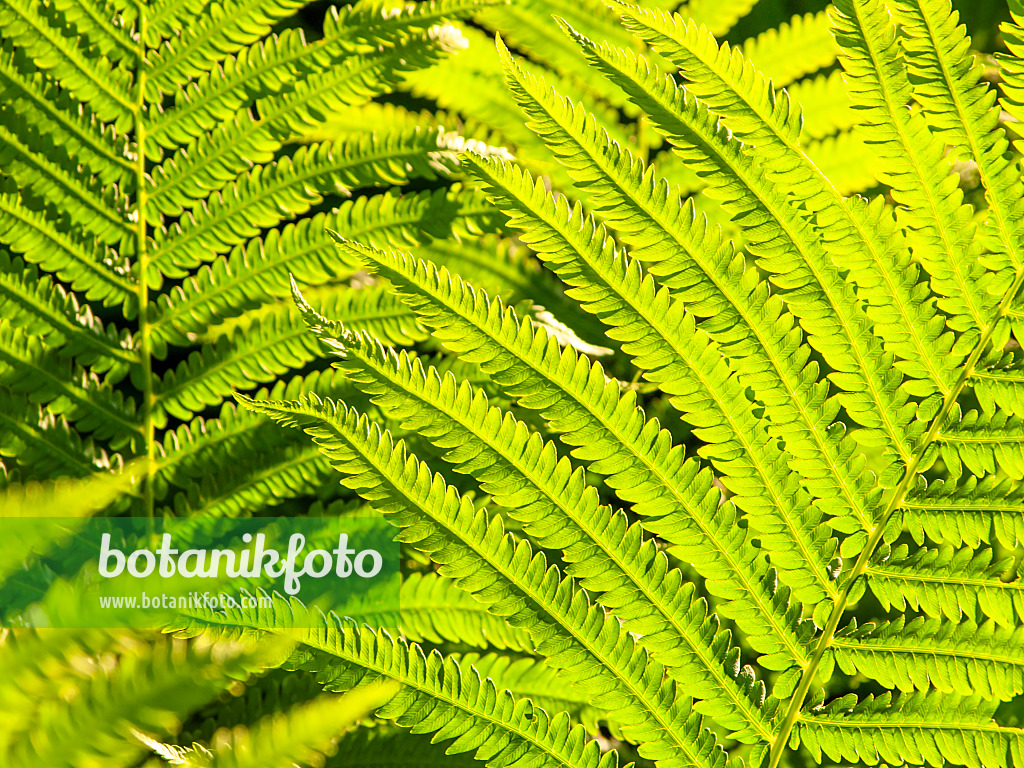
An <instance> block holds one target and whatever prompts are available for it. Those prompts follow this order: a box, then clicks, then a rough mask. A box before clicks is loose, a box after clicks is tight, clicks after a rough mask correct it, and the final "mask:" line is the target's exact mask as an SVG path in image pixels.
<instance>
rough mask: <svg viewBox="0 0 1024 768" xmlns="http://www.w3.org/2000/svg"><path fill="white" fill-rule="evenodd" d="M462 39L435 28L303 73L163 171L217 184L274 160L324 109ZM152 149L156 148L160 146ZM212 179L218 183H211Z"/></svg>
mask: <svg viewBox="0 0 1024 768" xmlns="http://www.w3.org/2000/svg"><path fill="white" fill-rule="evenodd" d="M463 42H464V41H463V40H462V38H461V37H459V35H458V34H457V31H456V30H454V29H453V28H451V27H442V28H438V29H432V30H431V31H430V33H429V34H426V35H423V36H421V37H416V38H411V39H410V40H409V41H408V42H406V43H403V44H402V45H400V46H397V47H395V48H386V49H384V50H382V51H379V52H376V53H374V54H367V55H365V56H358V57H350V58H349V59H347V60H346V61H345V63H343V64H342V65H341V66H339V67H335V68H333V69H329V70H327V71H325V72H322V73H314V74H312V75H310V76H308V77H306V78H303V79H300V80H298V81H296V82H295V83H294V84H293V86H292V87H291V88H289V89H288V90H287V91H285V92H282V93H279V94H276V95H270V96H267V97H265V98H262V99H258V100H257V102H256V109H257V111H258V113H259V119H256V118H254V116H253V115H252V114H251V112H250V110H249V109H248V108H243V109H240V110H238V111H237V112H236V113H235V114H234V115H233V116H232V117H231V118H230V119H226V120H220V121H218V124H217V126H216V127H215V128H214V129H213V130H211V131H209V132H206V133H203V134H202V135H201V136H200V138H199V139H195V140H193V141H192V142H190V144H189V146H187V147H186V148H184V149H183V150H181V151H180V152H179V153H178V155H177V156H176V157H175V159H174V160H173V161H170V160H169V161H165V162H166V163H171V162H173V169H172V170H169V171H168V172H167V173H166V174H165V175H166V176H169V177H170V178H172V179H177V180H187V179H190V178H191V177H192V176H193V175H195V174H196V173H197V172H198V173H200V174H203V173H205V174H206V175H205V177H204V176H202V175H200V178H201V179H205V181H206V186H207V187H208V188H210V189H218V188H219V187H220V186H223V185H224V184H225V183H226V182H228V181H230V180H231V179H234V178H235V177H236V176H237V175H239V174H241V173H243V172H244V171H246V170H247V169H249V168H250V167H251V166H252V164H253V163H270V162H271V161H272V160H273V159H274V153H275V152H276V151H277V150H278V149H280V147H281V146H282V145H283V143H284V141H285V140H287V139H288V138H290V137H291V136H293V135H301V134H302V132H303V129H304V128H306V127H308V126H309V125H316V124H317V123H318V122H319V120H320V116H321V115H323V114H325V113H329V112H331V111H333V110H336V109H339V108H341V107H343V106H346V105H350V104H357V103H361V102H364V101H366V100H368V99H369V98H370V97H372V96H375V95H377V94H378V93H380V92H381V91H382V90H384V88H385V87H386V86H387V85H388V83H389V81H391V80H394V79H397V78H398V77H400V74H401V73H403V72H405V71H408V70H410V69H414V68H417V67H422V66H426V65H427V64H429V63H430V62H431V61H434V60H436V59H437V58H438V57H441V56H444V55H447V54H448V53H452V52H455V51H458V50H459V49H460V46H461V45H462V43H463ZM153 152H154V154H157V150H156V148H154V149H153ZM168 167H170V166H168ZM207 169H209V170H207ZM214 181H216V182H217V186H212V187H211V186H210V184H211V183H213V182H214ZM147 216H148V217H149V218H151V219H153V220H154V221H156V220H157V210H156V209H154V210H152V211H147Z"/></svg>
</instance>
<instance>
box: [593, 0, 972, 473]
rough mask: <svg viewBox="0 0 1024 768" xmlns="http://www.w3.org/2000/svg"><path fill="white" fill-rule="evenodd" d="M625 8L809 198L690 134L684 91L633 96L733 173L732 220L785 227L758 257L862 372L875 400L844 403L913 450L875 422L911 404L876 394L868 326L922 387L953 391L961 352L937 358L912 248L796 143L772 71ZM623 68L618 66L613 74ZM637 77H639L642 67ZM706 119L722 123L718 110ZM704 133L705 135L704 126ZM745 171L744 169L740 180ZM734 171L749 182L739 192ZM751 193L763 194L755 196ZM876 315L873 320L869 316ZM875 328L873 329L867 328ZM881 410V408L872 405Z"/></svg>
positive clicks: (772, 172)
mask: <svg viewBox="0 0 1024 768" xmlns="http://www.w3.org/2000/svg"><path fill="white" fill-rule="evenodd" d="M617 7H618V8H619V9H620V13H622V15H623V21H624V22H625V23H626V25H627V26H629V27H630V28H631V29H634V30H635V31H636V32H637V33H638V34H641V35H643V36H644V37H645V38H646V39H648V40H649V42H650V43H651V44H652V46H653V47H654V48H655V50H657V51H659V52H661V53H662V54H663V55H665V56H666V57H667V58H669V59H670V60H671V61H673V62H674V63H676V64H677V65H679V66H680V67H682V68H683V70H684V72H685V73H686V76H687V77H688V78H690V79H692V80H693V82H689V83H687V85H686V88H685V89H684V91H683V92H684V93H686V92H690V93H692V94H693V95H695V96H696V97H697V98H699V99H701V100H703V101H706V102H707V104H708V105H709V106H710V107H711V109H712V110H715V111H716V112H717V113H720V114H722V115H723V116H724V117H725V123H726V126H727V128H728V129H729V130H730V131H731V132H732V133H735V134H736V135H737V136H739V137H740V138H741V139H742V140H743V141H744V142H747V143H749V144H751V145H753V146H754V147H756V148H757V150H758V159H759V162H760V164H761V165H762V166H763V168H764V170H765V172H766V174H767V177H766V180H771V181H774V182H775V183H776V184H777V185H779V186H781V187H782V188H785V189H796V188H798V187H799V188H800V189H801V190H802V193H801V196H800V201H799V202H800V205H806V206H807V207H808V208H809V209H810V210H811V211H812V212H813V213H814V214H815V217H814V220H813V221H807V220H806V219H805V218H804V217H803V216H801V215H800V214H799V213H798V212H797V211H795V210H794V209H793V208H792V207H791V206H786V205H785V201H784V200H783V199H782V198H783V197H784V196H779V195H777V194H767V195H766V194H765V191H764V190H763V189H762V188H761V187H760V185H761V184H762V183H763V182H759V181H758V179H757V177H758V176H759V175H760V174H759V173H758V172H757V171H756V170H755V169H753V168H752V166H751V163H750V161H749V160H747V161H744V159H742V158H736V159H732V158H728V157H726V158H725V159H723V160H717V156H718V155H719V154H720V150H719V149H718V147H716V146H715V145H716V143H719V142H716V141H715V140H714V139H713V138H710V137H707V136H705V135H699V137H698V138H696V139H695V138H694V137H692V136H690V135H688V134H689V133H692V131H693V130H694V128H693V126H692V125H688V126H687V127H688V128H689V130H688V131H682V130H681V129H682V126H681V125H680V117H682V118H683V122H685V118H686V116H687V113H686V111H685V110H681V109H680V108H679V107H678V106H677V107H676V108H675V109H674V110H673V109H672V107H671V106H670V104H672V102H673V101H681V102H682V103H683V104H686V99H685V98H683V97H678V96H677V97H672V96H670V94H671V93H672V90H675V89H670V88H669V87H668V85H667V84H666V83H658V82H656V81H655V82H653V83H651V85H648V86H647V91H651V87H652V86H653V87H654V88H655V90H654V91H651V92H650V93H646V94H645V93H644V92H642V91H641V92H638V93H636V94H634V98H636V97H639V98H642V99H644V102H645V104H647V105H648V106H649V107H653V108H654V109H655V110H664V109H666V108H668V109H669V111H670V114H671V117H665V118H664V119H665V120H666V121H667V122H666V123H665V124H664V125H662V126H661V130H663V131H666V130H667V131H669V132H670V133H672V132H674V136H668V138H669V140H670V141H673V143H676V144H677V145H678V144H679V143H680V142H681V143H682V146H683V147H691V146H692V147H695V148H696V150H697V154H698V156H699V158H700V160H697V158H694V159H695V161H697V162H699V163H701V164H703V165H704V166H705V167H707V165H708V163H709V161H710V164H711V166H712V168H713V169H714V171H717V172H719V173H724V174H725V179H723V181H722V182H720V185H722V186H724V189H728V190H729V191H728V192H724V190H723V193H724V195H725V201H724V204H725V206H726V208H727V209H730V211H731V212H732V213H733V215H734V217H735V216H737V215H744V214H746V215H752V213H753V211H757V214H754V215H757V216H758V220H759V222H760V218H761V217H768V222H769V225H770V223H771V221H773V220H774V221H777V222H778V224H779V229H776V228H775V227H772V226H769V228H768V231H767V232H765V233H764V234H763V235H762V237H764V239H765V240H767V241H768V242H758V243H757V245H759V246H760V248H761V249H764V250H763V255H762V252H758V254H757V255H759V256H761V260H760V264H761V265H762V266H763V267H764V268H765V269H767V270H769V271H770V272H773V273H775V274H776V277H775V282H776V284H777V285H779V286H780V287H782V288H790V289H792V288H796V287H798V286H799V287H802V288H804V290H798V291H792V295H791V297H790V299H789V304H790V307H791V311H793V313H794V314H795V315H796V316H797V317H799V318H801V322H802V324H803V325H804V326H805V329H806V330H808V333H809V334H810V335H811V337H812V338H813V337H814V336H815V334H816V333H818V334H821V338H824V337H825V336H829V337H831V338H832V339H833V341H832V343H824V342H819V343H818V344H817V347H818V348H819V349H820V351H822V352H823V354H825V356H826V360H827V361H828V362H829V364H830V365H831V366H832V367H833V368H835V369H837V370H842V371H846V372H851V373H852V372H856V371H860V374H859V376H860V378H861V379H862V381H861V382H860V384H859V385H855V387H856V390H859V391H862V392H864V391H866V393H867V399H868V400H869V401H872V400H873V401H874V405H873V406H869V405H867V403H865V404H858V405H857V406H852V404H851V403H850V399H849V398H848V397H847V398H846V400H845V402H844V404H845V405H846V407H847V408H852V411H853V412H854V413H862V414H863V416H864V417H865V418H868V419H870V420H871V421H872V422H874V423H873V424H872V425H871V426H870V428H873V429H876V428H877V427H878V426H881V427H882V429H881V431H882V432H883V433H885V432H888V433H889V434H888V435H887V437H886V438H885V439H887V440H889V441H890V448H889V450H890V451H892V452H893V453H894V455H896V456H900V457H901V458H902V459H903V461H906V457H907V453H906V447H905V446H903V447H901V444H902V443H904V442H905V438H904V437H903V436H902V435H900V434H899V432H900V430H899V427H898V426H897V425H887V424H882V425H878V424H877V422H878V421H879V416H881V420H882V421H883V422H884V421H886V420H887V416H886V415H885V413H886V411H889V410H895V409H897V408H899V407H900V405H902V403H900V404H899V405H896V404H893V403H891V402H890V403H887V402H886V401H887V400H890V398H891V395H887V393H886V392H884V391H882V392H871V389H873V387H872V385H871V384H870V381H871V379H872V378H873V377H877V376H878V374H880V373H881V371H883V370H886V369H888V368H889V367H890V366H889V365H888V364H885V365H881V364H880V363H879V361H878V360H877V357H878V354H877V352H875V351H874V350H873V349H872V347H873V346H874V345H873V343H871V342H870V341H868V340H867V339H868V337H869V334H871V333H872V332H874V333H877V334H879V336H880V337H881V338H882V340H883V341H884V342H886V349H887V351H890V352H891V353H893V354H895V355H898V356H899V357H902V358H903V360H905V361H906V362H905V363H901V364H900V365H899V369H900V370H901V371H902V372H903V373H905V374H906V375H909V376H912V377H914V378H915V379H917V380H919V381H920V382H921V383H920V384H917V383H915V384H914V386H915V387H916V388H918V389H923V390H924V391H926V392H934V391H939V392H946V391H948V389H949V387H950V386H951V384H952V379H953V378H954V377H953V376H952V375H951V374H950V373H949V371H950V370H952V368H953V366H954V365H955V360H949V358H948V357H947V358H943V362H942V363H941V364H940V363H938V362H937V361H936V360H935V357H936V356H935V353H934V350H935V346H936V342H938V343H939V344H941V345H942V346H943V347H946V348H948V347H949V346H951V345H952V339H951V338H950V337H946V338H940V331H941V328H937V327H936V326H935V323H934V322H933V320H934V318H935V317H936V313H935V310H934V309H933V308H932V307H931V306H930V305H928V304H927V303H926V302H924V301H922V299H921V298H920V297H918V296H916V295H915V294H914V293H913V291H912V290H909V286H907V284H906V281H905V280H901V279H900V278H901V277H903V275H905V273H906V271H907V270H908V269H910V268H912V267H911V261H910V253H909V251H908V250H907V249H906V248H905V247H903V243H902V238H901V237H900V236H899V235H898V234H897V231H896V227H895V226H894V225H892V224H890V223H889V221H888V219H887V217H881V216H878V215H873V216H872V215H871V213H870V210H871V209H870V208H865V207H864V206H863V205H858V204H857V201H856V199H853V200H849V201H845V200H844V199H843V198H842V196H841V195H840V194H839V192H838V190H836V188H835V186H834V185H833V184H832V182H831V181H830V180H829V179H828V178H826V177H825V176H824V175H823V174H822V172H821V170H820V169H819V168H817V167H816V166H815V165H814V163H813V162H812V161H811V160H810V158H809V157H807V155H806V153H805V152H804V150H803V149H801V147H800V145H799V141H798V138H799V112H798V111H797V110H795V109H791V108H790V103H789V99H788V97H787V96H786V95H785V94H784V93H783V94H782V95H781V96H780V95H779V94H776V93H775V91H774V90H773V89H772V88H771V86H770V84H769V83H767V82H766V81H765V79H764V77H763V76H762V75H761V74H759V73H757V72H756V71H755V70H754V69H753V67H752V66H751V65H750V64H749V62H746V61H745V60H744V59H743V57H742V56H741V55H739V53H738V52H736V51H735V50H732V49H730V48H729V46H728V45H723V46H721V47H719V46H718V44H717V43H716V41H715V40H714V38H712V37H710V36H709V35H707V33H706V32H703V31H702V30H699V29H696V28H694V27H693V26H692V25H685V24H684V23H683V21H682V20H681V19H679V18H678V17H666V16H665V15H664V14H657V13H653V12H648V11H644V10H642V9H636V8H633V7H632V6H628V5H625V4H619V3H617ZM620 58H622V57H621V56H620ZM595 63H596V62H595ZM625 63H626V66H627V68H628V70H629V71H634V70H637V69H638V67H636V66H635V65H633V64H632V63H631V62H628V61H625ZM599 66H600V65H599ZM639 69H640V72H639V74H640V75H641V77H643V76H644V75H646V76H647V77H648V79H649V77H650V76H649V74H648V73H646V72H645V71H644V70H646V69H647V67H646V66H645V67H642V68H639ZM619 70H620V71H621V65H619ZM615 71H616V70H612V72H613V73H614V72H615ZM619 76H620V77H621V74H620V75H619ZM632 77H633V78H634V79H635V77H636V75H632ZM623 85H624V86H625V83H623ZM659 86H660V90H662V91H664V92H665V94H664V95H663V96H661V97H660V99H659V98H658V95H657V90H658V89H659ZM625 87H628V86H625ZM659 101H661V102H662V103H661V104H659ZM691 109H692V108H691ZM698 111H699V110H698ZM657 115H658V113H657V112H656V113H654V114H652V117H655V118H657ZM704 122H706V123H708V124H713V122H712V120H711V119H710V117H709V118H705V121H704ZM699 127H700V126H698V131H699ZM704 133H705V134H706V133H707V131H706V129H705V131H704ZM727 146H728V145H727ZM712 158H715V159H712ZM737 176H739V177H740V179H742V180H740V179H737V178H736V177H737ZM743 176H747V178H746V179H743V178H742V177H743ZM712 178H714V176H712ZM737 180H739V186H740V189H735V186H736V184H735V182H736V181H737ZM746 189H749V190H750V191H751V193H752V195H751V196H749V197H748V196H747V195H746V193H745V191H744V190H746ZM744 198H745V199H744ZM752 198H760V200H759V202H755V199H752ZM773 198H775V199H773ZM741 201H742V202H741ZM730 206H734V207H733V208H730ZM737 209H738V210H737ZM812 225H814V226H813V227H812ZM882 227H884V228H882ZM879 228H882V229H881V231H879ZM780 230H781V231H780ZM754 231H756V230H754ZM826 244H827V245H828V252H826V248H825V246H826ZM773 246H774V247H773ZM784 252H789V253H791V254H793V255H795V256H796V257H797V258H799V259H800V260H801V261H802V262H803V266H800V265H798V264H793V263H792V258H787V257H784V256H782V253H784ZM829 252H830V253H829ZM830 255H834V258H835V259H836V261H837V262H838V264H839V265H841V266H843V267H844V268H847V269H850V270H852V272H853V274H854V277H855V280H856V282H857V284H858V285H859V286H861V287H862V293H863V294H864V295H865V298H867V300H868V304H869V307H870V310H869V312H870V314H869V313H866V312H865V311H864V310H862V309H859V308H858V307H856V306H855V305H854V302H853V296H852V291H851V290H850V289H849V288H848V287H847V286H846V285H845V284H844V283H843V282H842V281H840V280H839V278H838V274H837V272H836V270H835V266H834V265H833V263H832V258H830ZM815 283H817V290H816V291H815V293H814V294H811V292H810V290H808V289H807V288H806V286H814V285H815ZM894 312H896V313H900V314H901V315H902V316H901V317H900V318H899V321H898V322H896V323H895V324H894V323H893V322H892V321H891V320H890V316H891V315H892V314H893V313H894ZM808 315H811V316H815V319H816V320H817V322H814V323H813V324H812V325H811V326H810V327H807V326H808V319H807V318H808ZM868 317H870V319H871V320H873V321H875V322H874V323H873V324H871V323H867V322H866V320H867V319H868ZM822 321H825V322H827V324H828V325H830V326H832V328H831V330H830V331H829V332H828V333H827V334H825V333H822V331H821V328H822V325H821V324H822ZM815 326H817V328H816V327H815ZM872 328H873V331H872V330H869V329H872ZM843 336H845V337H846V338H845V340H844V344H843V345H842V347H845V349H843V348H841V347H840V345H839V344H838V343H837V342H838V338H841V337H843ZM862 339H863V341H862ZM858 347H860V349H858ZM872 358H874V359H875V360H874V361H872ZM947 360H948V362H947ZM844 378H846V377H844ZM846 381H847V384H848V385H854V381H853V380H852V379H850V378H846ZM844 388H846V387H844ZM897 402H899V401H898V400H897ZM872 411H873V412H874V413H873V414H871V413H870V412H872ZM855 418H856V416H855ZM861 423H862V425H864V426H869V425H867V424H864V423H863V422H861Z"/></svg>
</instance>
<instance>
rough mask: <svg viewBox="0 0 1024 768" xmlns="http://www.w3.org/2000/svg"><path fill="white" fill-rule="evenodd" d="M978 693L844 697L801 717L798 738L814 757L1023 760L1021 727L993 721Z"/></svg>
mask: <svg viewBox="0 0 1024 768" xmlns="http://www.w3.org/2000/svg"><path fill="white" fill-rule="evenodd" d="M991 715H992V708H991V707H986V706H984V703H983V702H981V701H980V700H979V699H978V698H977V697H957V696H951V695H939V694H935V693H932V694H920V693H915V694H910V695H904V696H900V697H896V698H895V700H892V698H891V697H890V695H889V694H884V695H882V696H879V697H878V698H874V697H871V696H868V697H867V698H866V699H864V700H862V701H860V702H857V701H856V697H855V696H853V695H850V696H845V697H843V698H840V699H837V700H836V701H834V702H832V703H831V704H829V705H828V706H827V707H824V708H823V709H822V711H820V712H817V713H815V714H814V715H812V716H810V717H808V718H806V719H805V720H803V721H802V722H801V723H800V725H799V726H798V731H797V733H796V737H795V738H798V739H799V740H800V743H802V744H803V745H804V746H805V747H806V748H807V749H809V750H810V752H811V754H812V755H813V757H814V758H815V759H816V760H819V761H820V760H821V758H822V754H824V755H827V756H828V757H829V759H831V760H850V761H868V762H870V763H876V762H878V761H879V760H884V761H885V762H886V763H890V764H893V765H901V764H910V765H937V764H939V763H941V762H942V761H944V760H948V761H949V762H952V763H956V764H958V765H965V766H968V767H969V768H1006V767H1007V766H1012V765H1016V764H1018V763H1019V762H1020V761H1021V760H1022V759H1024V731H1020V730H1018V729H1016V728H1006V727H1001V726H998V725H996V724H995V723H994V722H993V720H992V717H991Z"/></svg>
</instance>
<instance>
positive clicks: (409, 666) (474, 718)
mask: <svg viewBox="0 0 1024 768" xmlns="http://www.w3.org/2000/svg"><path fill="white" fill-rule="evenodd" d="M288 611H289V608H288V606H286V605H283V604H276V605H275V614H274V615H271V616H264V617H258V616H251V615H245V614H241V613H240V612H233V613H231V614H229V616H228V618H229V619H230V621H231V625H229V628H228V631H229V632H230V626H234V627H239V626H241V627H252V628H254V629H257V630H259V629H264V628H272V627H274V626H279V625H283V624H284V623H285V622H287V621H288V617H287V613H288ZM224 623H225V622H224V618H223V616H220V615H213V616H211V615H208V614H207V615H197V616H194V617H190V619H189V622H188V625H187V626H186V628H184V629H183V632H185V633H186V634H191V633H193V632H195V631H196V629H198V628H201V627H209V628H211V629H213V630H215V631H216V630H220V629H221V627H223V626H224ZM302 642H303V645H304V646H306V647H307V648H309V649H311V650H313V651H316V652H318V656H317V658H316V659H315V660H313V661H311V662H309V664H308V666H312V667H313V668H314V669H315V670H316V671H318V673H320V674H321V675H322V677H323V678H324V679H325V680H326V681H328V687H329V689H333V690H351V689H352V688H354V687H356V686H357V685H359V684H365V682H370V681H378V680H382V679H384V680H392V681H395V682H398V683H400V684H401V686H402V688H401V690H400V692H399V694H398V695H397V696H396V697H395V698H394V699H393V700H392V701H391V702H389V703H388V704H386V705H385V706H384V707H383V708H382V709H381V710H379V711H378V713H377V714H378V716H379V717H384V718H386V719H389V720H394V721H395V722H396V723H398V724H399V725H401V726H404V727H408V728H411V729H413V730H414V731H415V732H418V733H424V732H434V734H435V735H434V737H433V740H435V741H441V740H452V743H451V744H450V745H449V746H448V748H447V750H446V751H448V752H451V753H461V752H468V751H475V755H476V757H478V758H479V759H480V760H482V761H484V762H485V764H486V765H488V766H501V765H507V764H509V762H510V761H512V760H515V761H516V762H517V763H522V764H523V765H525V766H531V767H533V768H538V767H539V766H552V767H555V766H564V768H614V767H615V766H616V765H617V757H616V753H615V752H614V751H610V752H606V753H604V754H603V755H602V754H601V752H600V750H599V748H598V747H597V743H596V742H594V741H589V742H588V741H587V739H586V734H585V731H584V729H583V727H582V726H579V725H573V723H572V721H571V720H570V719H569V717H568V715H566V714H565V713H564V712H563V713H559V714H556V715H554V716H551V715H548V713H547V712H545V711H544V710H543V709H539V708H537V707H534V706H533V704H532V703H531V702H530V701H529V700H517V699H516V698H515V697H514V696H513V695H512V694H511V693H510V692H508V691H501V690H498V689H497V688H496V687H495V686H494V684H493V683H492V682H490V681H488V680H486V679H483V680H482V679H481V678H480V676H479V675H477V674H475V673H474V672H473V671H472V669H463V668H462V667H461V666H460V665H459V664H458V662H457V661H456V660H455V659H453V658H451V657H450V656H449V657H442V656H441V655H440V654H439V653H437V652H436V651H435V652H432V653H430V654H429V655H427V654H426V653H425V652H424V651H423V650H422V649H421V648H420V647H419V646H418V645H415V644H409V643H406V642H405V641H404V640H397V641H396V640H394V639H392V638H391V637H389V636H388V635H387V634H386V633H383V632H378V633H374V632H372V631H370V630H365V629H354V628H352V627H351V626H348V627H346V625H345V624H344V623H343V622H342V621H341V620H339V619H337V617H334V616H331V617H327V618H326V619H323V620H321V621H319V622H318V623H317V624H316V625H315V626H314V627H313V629H311V630H305V631H303V632H302Z"/></svg>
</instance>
